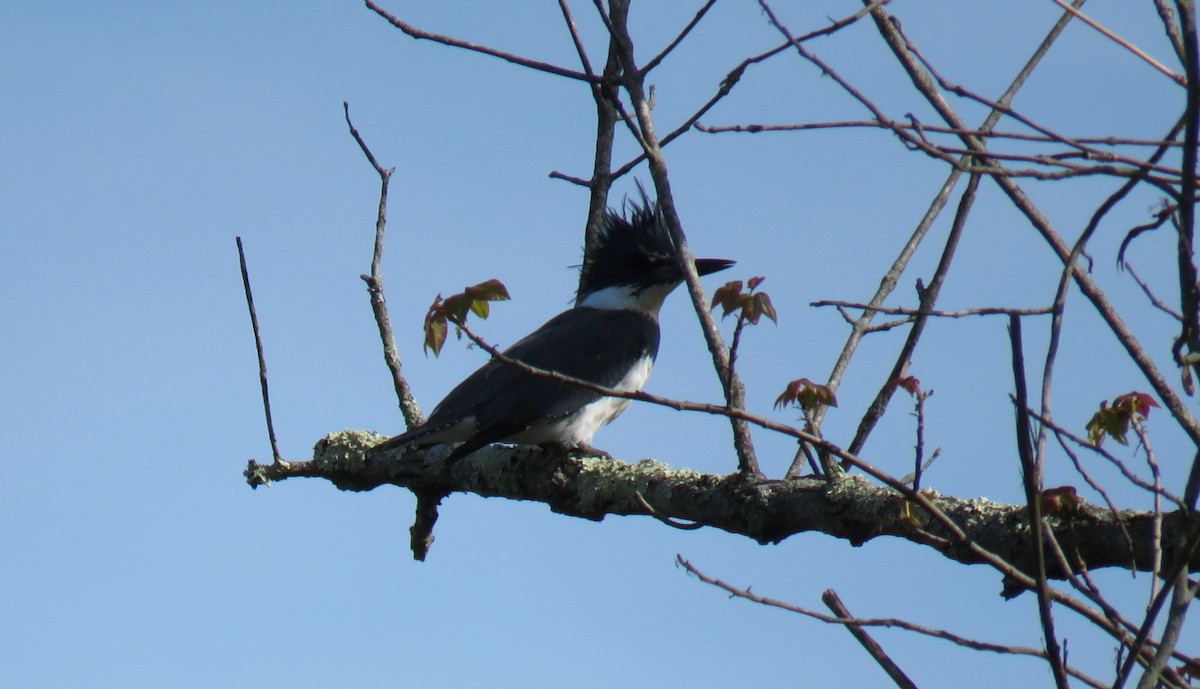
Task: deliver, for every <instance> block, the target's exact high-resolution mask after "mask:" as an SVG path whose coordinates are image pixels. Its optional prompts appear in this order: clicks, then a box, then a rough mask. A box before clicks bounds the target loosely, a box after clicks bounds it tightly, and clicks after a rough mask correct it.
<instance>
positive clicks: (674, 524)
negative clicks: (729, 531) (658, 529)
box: [634, 491, 704, 531]
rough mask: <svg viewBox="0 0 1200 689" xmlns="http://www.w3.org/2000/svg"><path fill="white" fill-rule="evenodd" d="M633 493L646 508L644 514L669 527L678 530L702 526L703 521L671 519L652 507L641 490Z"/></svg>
mask: <svg viewBox="0 0 1200 689" xmlns="http://www.w3.org/2000/svg"><path fill="white" fill-rule="evenodd" d="M634 495H635V496H636V497H637V500H638V503H639V504H641V506H642V507H644V508H646V514H648V515H650V516H651V517H654V518H655V519H657V520H658V521H660V522H662V523H663V524H666V525H667V526H669V527H671V528H672V529H679V530H680V531H695V530H696V529H699V528H702V527H703V526H704V523H703V522H686V523H685V522H681V521H678V520H676V519H671V518H670V517H668V516H665V515H662V514H659V513H658V510H656V509H654V506H653V505H651V504H650V503H649V502H648V501H647V500H646V496H644V495H642V493H641V491H637V492H635V493H634Z"/></svg>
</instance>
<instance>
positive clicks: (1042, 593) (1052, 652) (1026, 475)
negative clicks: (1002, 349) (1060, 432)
mask: <svg viewBox="0 0 1200 689" xmlns="http://www.w3.org/2000/svg"><path fill="white" fill-rule="evenodd" d="M1008 334H1009V339H1010V341H1011V346H1012V369H1013V382H1014V388H1015V397H1016V402H1017V404H1016V436H1017V455H1018V456H1019V457H1020V460H1021V479H1022V483H1023V484H1024V486H1025V501H1026V505H1027V506H1028V508H1029V523H1030V525H1031V526H1032V528H1031V529H1030V533H1031V534H1032V535H1033V551H1034V557H1035V564H1036V570H1035V575H1036V578H1037V588H1036V589H1035V590H1036V592H1037V597H1038V617H1039V619H1040V620H1041V623H1042V637H1043V638H1044V639H1045V644H1046V658H1047V660H1048V661H1049V663H1050V669H1051V671H1052V672H1053V674H1054V682H1055V684H1056V685H1057V686H1058V689H1067V687H1068V682H1067V674H1066V670H1065V669H1064V667H1063V656H1062V648H1061V647H1060V646H1059V645H1058V636H1057V635H1056V634H1055V632H1054V613H1053V611H1052V610H1051V609H1050V596H1049V591H1048V584H1047V583H1046V547H1045V537H1044V536H1045V535H1044V534H1043V533H1042V505H1041V502H1042V501H1041V495H1042V464H1041V458H1042V455H1041V454H1035V450H1034V446H1033V431H1032V429H1031V428H1030V424H1029V414H1028V413H1027V412H1026V410H1027V409H1028V408H1029V397H1028V392H1027V390H1026V386H1025V354H1024V345H1023V344H1022V342H1021V318H1020V316H1015V315H1014V316H1009V321H1008Z"/></svg>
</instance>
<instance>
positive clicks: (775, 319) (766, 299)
mask: <svg viewBox="0 0 1200 689" xmlns="http://www.w3.org/2000/svg"><path fill="white" fill-rule="evenodd" d="M754 302H755V304H756V305H757V308H758V311H759V313H761V314H762V315H764V316H766V317H767V318H770V319H771V322H772V323H779V314H777V313H775V305H774V304H772V303H771V296H770V295H768V294H767V293H766V292H759V293H758V294H756V295H754ZM754 322H755V323H758V320H757V319H755V321H754Z"/></svg>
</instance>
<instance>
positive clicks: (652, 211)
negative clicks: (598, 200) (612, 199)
mask: <svg viewBox="0 0 1200 689" xmlns="http://www.w3.org/2000/svg"><path fill="white" fill-rule="evenodd" d="M639 191H640V192H641V194H640V195H641V200H640V202H639V201H636V200H632V199H629V198H626V199H625V203H624V204H623V207H622V210H621V211H616V210H614V209H611V208H610V209H608V210H606V211H605V212H604V219H603V221H602V222H601V225H600V229H599V231H598V232H596V233H594V234H593V236H592V237H591V238H590V241H589V242H588V243H587V245H586V246H584V248H583V266H582V268H581V269H580V273H579V290H578V291H577V292H576V295H575V299H576V303H579V302H581V301H582V300H583V299H584V297H586V296H587V295H588V294H590V293H592V292H596V291H598V290H601V289H604V288H605V287H613V286H617V285H631V286H635V287H648V286H649V283H647V282H646V280H647V278H649V277H651V276H654V275H656V274H658V273H659V271H657V270H655V269H656V268H661V267H664V266H671V265H674V264H675V263H676V261H677V260H678V259H677V258H676V250H675V243H674V242H673V241H672V240H671V233H670V231H669V230H668V229H667V225H666V220H665V219H664V218H663V214H662V211H661V209H660V208H659V206H658V204H657V203H656V202H654V201H651V200H650V199H649V197H647V196H646V192H645V190H643V189H641V188H640V187H639Z"/></svg>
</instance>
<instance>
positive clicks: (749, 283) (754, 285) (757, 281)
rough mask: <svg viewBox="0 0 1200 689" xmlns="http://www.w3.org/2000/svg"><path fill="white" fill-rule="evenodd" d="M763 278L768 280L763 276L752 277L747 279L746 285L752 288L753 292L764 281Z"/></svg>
mask: <svg viewBox="0 0 1200 689" xmlns="http://www.w3.org/2000/svg"><path fill="white" fill-rule="evenodd" d="M763 280H766V278H765V277H761V276H757V277H752V278H750V279H749V280H747V281H746V286H747V287H749V288H750V291H751V292H753V291H754V290H756V289H758V286H759V285H761V284H762V283H763Z"/></svg>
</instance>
